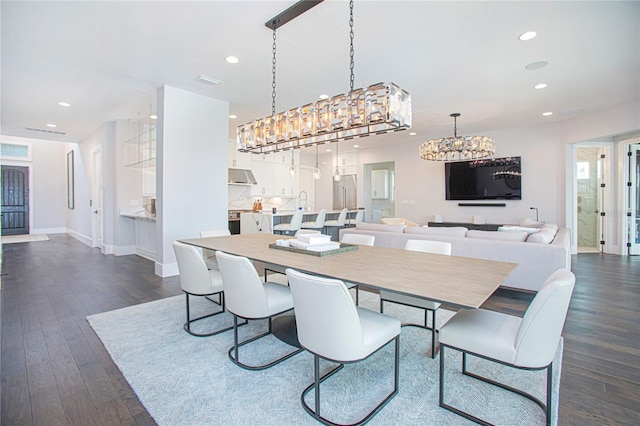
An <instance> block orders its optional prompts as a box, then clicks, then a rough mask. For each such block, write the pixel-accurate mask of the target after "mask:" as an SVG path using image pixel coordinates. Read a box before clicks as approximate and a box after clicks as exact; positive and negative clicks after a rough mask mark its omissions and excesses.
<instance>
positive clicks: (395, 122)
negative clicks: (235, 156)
mask: <svg viewBox="0 0 640 426" xmlns="http://www.w3.org/2000/svg"><path fill="white" fill-rule="evenodd" d="M310 3H312V2H308V1H299V2H298V3H296V4H295V5H293V6H292V7H290V8H289V9H287V10H286V11H284V12H283V13H281V14H280V15H278V16H276V17H275V18H273V19H272V20H270V21H268V22H267V23H266V24H265V25H266V26H267V27H269V28H271V29H273V31H274V40H275V30H276V28H277V27H278V26H281V25H283V24H285V23H286V22H288V21H290V20H291V19H294V18H295V17H297V16H299V15H300V14H302V13H304V12H305V11H306V10H308V9H309V8H310V7H313V5H310ZM315 3H316V4H317V3H319V2H315ZM314 5H315V4H314ZM350 9H351V16H350V21H349V24H350V27H351V34H350V36H351V51H350V57H351V63H350V69H351V79H350V82H351V90H350V91H349V92H348V93H346V94H340V95H336V96H333V97H332V98H330V99H321V100H318V101H317V102H313V103H309V104H306V105H303V106H301V107H297V108H293V109H290V110H288V111H283V112H279V113H277V114H276V113H275V42H274V49H273V50H274V59H273V62H274V68H273V69H274V71H273V84H272V86H273V88H274V91H273V102H272V114H271V115H270V116H267V117H264V118H260V119H258V120H255V121H252V122H249V123H246V124H243V125H241V126H238V128H237V148H238V150H239V151H242V152H252V153H261V154H263V153H270V152H278V151H285V150H289V149H295V148H302V147H306V146H313V145H317V144H324V143H330V142H338V141H342V140H349V139H353V138H355V137H366V136H371V135H378V134H384V133H387V132H391V131H399V130H406V129H409V128H411V95H409V93H408V92H406V91H405V90H403V89H401V88H400V87H398V86H397V85H396V84H394V83H377V84H373V85H371V86H368V87H367V88H366V89H362V88H361V89H354V88H353V83H354V75H353V69H354V54H353V1H351V3H350Z"/></svg>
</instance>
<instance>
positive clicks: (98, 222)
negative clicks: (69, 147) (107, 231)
mask: <svg viewBox="0 0 640 426" xmlns="http://www.w3.org/2000/svg"><path fill="white" fill-rule="evenodd" d="M91 166H92V167H91V169H92V170H93V176H92V179H91V213H92V215H91V216H92V221H91V224H92V234H93V235H92V246H93V247H100V251H101V252H102V253H104V252H105V247H104V244H103V240H102V237H103V235H102V233H103V226H102V194H103V188H102V147H100V146H99V147H97V148H96V149H94V150H93V151H92V153H91Z"/></svg>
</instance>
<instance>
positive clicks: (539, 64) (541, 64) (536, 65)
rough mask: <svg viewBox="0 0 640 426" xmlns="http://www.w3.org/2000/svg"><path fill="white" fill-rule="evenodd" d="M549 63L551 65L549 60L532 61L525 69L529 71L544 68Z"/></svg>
mask: <svg viewBox="0 0 640 426" xmlns="http://www.w3.org/2000/svg"><path fill="white" fill-rule="evenodd" d="M547 65H549V62H547V61H538V62H531V63H530V64H528V65H526V66H525V67H524V69H525V70H528V71H534V70H539V69H541V68H544V67H546V66H547Z"/></svg>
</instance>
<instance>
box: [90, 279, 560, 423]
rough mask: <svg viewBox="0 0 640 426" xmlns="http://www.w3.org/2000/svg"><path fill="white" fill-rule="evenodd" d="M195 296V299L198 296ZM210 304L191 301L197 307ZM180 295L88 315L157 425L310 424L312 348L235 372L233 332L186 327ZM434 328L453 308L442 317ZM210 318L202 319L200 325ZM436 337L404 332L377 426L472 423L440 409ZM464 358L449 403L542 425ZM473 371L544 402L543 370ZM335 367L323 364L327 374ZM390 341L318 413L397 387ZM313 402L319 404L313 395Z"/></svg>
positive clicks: (344, 376) (363, 295) (408, 314)
mask: <svg viewBox="0 0 640 426" xmlns="http://www.w3.org/2000/svg"><path fill="white" fill-rule="evenodd" d="M192 300H193V299H192ZM378 303H379V298H378V296H377V295H375V294H372V293H369V292H366V291H361V292H360V304H361V305H362V306H365V307H370V308H371V309H375V310H377V308H378ZM212 306H213V305H212V304H211V303H210V302H208V301H206V300H202V299H200V300H199V301H197V302H196V301H195V300H193V303H192V308H194V311H196V312H197V311H200V312H206V310H210V309H211V307H212ZM184 310H185V302H184V296H176V297H171V298H168V299H163V300H158V301H155V302H150V303H145V304H141V305H136V306H131V307H127V308H123V309H118V310H115V311H111V312H105V313H101V314H97V315H92V316H89V317H87V319H88V321H89V323H90V324H91V326H92V327H93V329H94V330H95V332H96V333H97V335H98V336H99V337H100V339H101V340H102V342H103V344H104V345H105V347H106V349H107V351H108V352H109V354H110V355H111V358H112V359H113V360H114V362H115V363H116V365H117V366H118V368H120V370H121V371H122V373H123V375H124V377H125V378H126V380H127V381H128V382H129V384H130V385H131V387H132V388H133V390H134V391H135V393H136V394H137V395H138V398H139V399H140V401H141V402H142V404H143V405H144V406H145V408H146V409H147V411H148V412H149V414H150V415H151V416H152V417H153V418H154V420H155V421H156V422H157V423H158V424H159V425H161V426H162V425H171V426H173V425H190V426H193V425H215V424H225V425H265V426H268V425H274V426H275V425H314V424H317V423H316V422H315V421H314V420H313V419H312V418H311V417H310V416H309V415H308V414H306V412H305V411H304V410H303V408H302V406H301V404H300V394H301V392H302V390H303V389H304V388H305V387H306V386H307V385H309V384H310V383H311V382H312V381H313V356H312V355H310V354H309V353H307V352H303V353H301V354H299V355H296V356H294V357H293V358H290V359H289V360H287V361H285V362H283V363H281V364H279V365H277V366H275V367H272V368H270V369H267V370H263V371H248V370H244V369H242V368H239V367H237V366H235V365H234V364H233V363H231V361H229V359H228V357H227V351H228V349H229V348H230V347H231V346H232V345H233V332H232V331H230V332H226V333H222V334H219V335H217V336H211V337H205V338H199V337H193V336H191V335H188V334H187V333H186V332H184V330H183V329H182V324H183V323H184V320H185V312H184ZM422 312H423V311H420V310H417V309H414V308H409V307H405V306H401V305H395V304H385V313H387V314H389V315H393V316H397V317H398V318H400V319H401V320H403V322H419V321H420V319H421V318H423V317H422V315H423V314H422ZM438 312H439V318H438V327H440V325H441V324H443V323H444V322H445V321H446V320H447V319H449V318H450V317H451V315H452V314H453V313H452V312H448V311H443V310H441V311H438ZM205 321H206V323H204V324H199V325H198V327H199V328H198V331H201V332H202V331H205V330H206V329H210V330H213V329H215V328H216V327H222V326H225V325H230V324H231V321H232V317H231V315H229V314H227V313H225V314H221V315H217V316H215V317H213V319H211V320H205ZM201 322H204V321H201ZM264 330H266V321H253V322H250V323H249V325H246V326H244V327H241V328H240V339H243V338H246V337H248V336H253V335H255V334H258V333H259V332H262V331H264ZM429 333H430V332H429V331H428V330H423V329H419V328H415V327H403V329H402V333H401V338H400V342H401V347H400V384H399V393H398V395H397V396H396V397H395V398H394V399H392V400H391V402H390V403H389V404H388V405H387V406H386V407H384V408H383V409H382V411H380V412H379V413H378V415H377V416H375V417H374V418H373V419H372V420H371V422H370V424H372V425H391V424H394V425H395V424H398V425H442V424H447V425H450V424H453V425H456V424H460V425H463V424H470V422H468V421H467V420H466V419H464V418H462V417H460V416H458V415H456V414H453V413H451V412H449V411H447V410H444V409H442V408H440V407H439V406H438V369H439V356H438V357H436V359H431V358H430V357H429V356H428V354H429V351H430V342H431V339H430V334H429ZM242 349H246V350H244V351H243V350H241V352H240V354H241V357H242V360H243V362H247V363H261V362H266V361H269V360H272V359H274V358H275V357H277V356H279V355H281V354H284V353H286V352H287V351H289V350H290V347H289V346H287V345H286V344H284V343H282V342H280V341H279V340H278V339H276V338H275V337H273V336H269V337H267V338H264V339H261V340H258V341H256V342H254V343H252V344H249V345H247V346H245V347H243V348H242ZM561 361H562V343H561V344H560V346H559V348H558V352H557V354H556V359H555V367H554V382H553V385H552V389H553V405H554V407H553V408H554V409H553V416H552V424H555V423H556V419H557V406H558V405H557V404H558V388H559V377H560V365H561ZM460 362H461V357H460V355H459V354H458V353H457V352H455V351H452V350H449V351H447V354H446V365H447V370H446V371H447V387H446V392H447V393H446V401H447V402H449V403H452V404H454V405H457V406H460V407H461V408H463V409H465V410H467V411H470V412H472V413H473V414H475V415H477V416H479V417H481V418H484V419H486V420H488V421H490V422H493V423H495V424H502V425H514V424H527V425H536V424H544V422H545V419H544V413H543V411H542V410H541V409H540V407H538V406H537V405H535V404H534V403H532V402H531V401H529V400H527V399H525V398H522V397H520V396H517V395H513V394H511V393H509V392H507V391H504V390H502V389H499V388H495V387H493V386H491V385H488V384H486V383H482V382H479V381H477V380H474V379H472V378H469V377H467V376H463V375H462V374H461V373H460ZM468 365H469V366H470V369H472V370H474V371H475V372H478V373H480V374H484V375H487V376H489V377H492V378H494V379H497V380H500V381H503V382H505V383H507V384H510V385H511V386H515V387H519V388H521V389H523V390H525V391H528V392H530V393H532V394H534V395H536V396H537V397H539V398H541V399H543V400H544V390H545V381H546V380H545V377H546V374H545V372H544V371H538V372H526V371H519V370H514V369H511V368H508V367H504V366H500V365H497V364H495V363H490V362H487V361H484V360H481V359H477V358H475V357H470V358H469V360H468ZM332 367H333V364H330V363H329V362H325V361H322V362H321V369H322V370H323V371H328V370H329V369H330V368H332ZM392 368H393V344H390V345H388V346H387V347H385V348H384V349H383V350H381V351H379V352H377V353H376V354H375V355H373V356H371V357H370V358H368V359H367V360H365V361H362V362H359V363H356V364H348V365H346V366H345V368H344V369H343V370H342V371H341V372H339V373H338V374H336V375H334V376H333V377H332V378H331V379H329V380H327V381H326V382H325V383H323V385H322V387H321V390H322V392H321V394H322V413H323V415H326V416H329V418H332V419H335V420H336V421H338V422H341V423H345V422H354V421H357V420H358V419H360V418H361V417H362V416H363V415H364V414H366V413H367V412H368V411H369V410H370V409H372V408H373V407H374V406H375V405H376V404H377V402H378V401H379V400H381V399H382V398H383V397H384V396H385V395H386V393H388V392H389V390H390V389H391V388H392V380H393V379H392V378H393V370H392ZM308 403H309V404H310V405H311V406H313V392H311V393H310V394H309V401H308Z"/></svg>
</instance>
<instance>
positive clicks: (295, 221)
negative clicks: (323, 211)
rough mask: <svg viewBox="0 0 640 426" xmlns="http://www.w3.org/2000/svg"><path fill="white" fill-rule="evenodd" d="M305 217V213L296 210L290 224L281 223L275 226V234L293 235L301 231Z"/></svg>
mask: <svg viewBox="0 0 640 426" xmlns="http://www.w3.org/2000/svg"><path fill="white" fill-rule="evenodd" d="M303 216H304V212H303V211H302V210H296V211H295V212H294V213H293V215H292V216H291V221H290V222H289V223H279V224H277V225H274V227H273V232H274V233H276V232H277V233H278V234H287V235H292V234H293V233H295V231H297V230H298V229H300V226H301V225H302V217H303Z"/></svg>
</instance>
